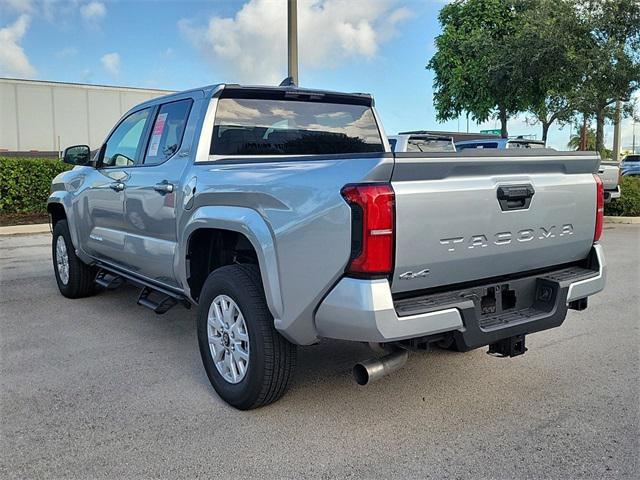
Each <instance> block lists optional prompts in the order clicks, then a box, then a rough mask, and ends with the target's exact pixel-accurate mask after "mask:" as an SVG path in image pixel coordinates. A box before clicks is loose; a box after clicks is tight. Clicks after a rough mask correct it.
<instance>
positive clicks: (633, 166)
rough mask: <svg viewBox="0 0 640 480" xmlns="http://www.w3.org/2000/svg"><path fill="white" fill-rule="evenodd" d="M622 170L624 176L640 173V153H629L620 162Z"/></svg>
mask: <svg viewBox="0 0 640 480" xmlns="http://www.w3.org/2000/svg"><path fill="white" fill-rule="evenodd" d="M620 172H621V175H622V176H623V177H626V176H637V175H640V155H639V154H629V155H627V156H626V157H624V159H623V160H622V162H620Z"/></svg>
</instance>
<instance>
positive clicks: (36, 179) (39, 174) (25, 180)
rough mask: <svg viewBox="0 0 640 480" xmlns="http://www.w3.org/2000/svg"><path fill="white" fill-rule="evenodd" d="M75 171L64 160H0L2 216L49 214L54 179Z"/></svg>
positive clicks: (0, 211) (1, 158) (18, 158)
mask: <svg viewBox="0 0 640 480" xmlns="http://www.w3.org/2000/svg"><path fill="white" fill-rule="evenodd" d="M71 168H72V166H71V165H68V164H66V163H62V161H61V160H51V159H48V158H20V157H15V158H13V157H11V158H9V157H0V214H16V213H46V211H47V197H49V193H50V191H51V180H53V178H54V177H55V176H56V175H58V174H59V173H60V172H64V171H65V170H69V169H71Z"/></svg>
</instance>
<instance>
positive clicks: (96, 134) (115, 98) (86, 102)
mask: <svg viewBox="0 0 640 480" xmlns="http://www.w3.org/2000/svg"><path fill="white" fill-rule="evenodd" d="M169 93H172V92H171V91H168V90H151V89H145V88H130V87H109V86H101V85H85V84H79V83H61V82H45V81H39V80H19V79H11V78H0V155H1V152H3V151H5V152H6V151H12V152H15V151H21V152H28V151H40V152H57V151H60V150H64V148H66V147H68V146H70V145H80V144H82V145H89V147H91V149H96V148H98V147H100V145H101V144H102V142H103V140H104V138H105V136H106V135H107V133H109V130H111V128H112V127H113V126H114V124H115V123H116V122H117V121H118V119H119V118H120V117H121V116H122V115H123V114H124V113H125V112H126V111H127V110H129V108H131V107H132V106H134V105H136V104H138V103H140V102H143V101H145V100H149V99H151V98H155V97H159V96H162V95H167V94H169Z"/></svg>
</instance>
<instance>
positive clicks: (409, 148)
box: [388, 133, 456, 152]
mask: <svg viewBox="0 0 640 480" xmlns="http://www.w3.org/2000/svg"><path fill="white" fill-rule="evenodd" d="M388 139H389V145H390V146H391V150H392V151H394V152H455V151H456V147H455V145H454V144H453V138H451V137H447V136H444V135H442V136H439V135H430V134H424V133H419V134H401V135H390V136H389V137H388Z"/></svg>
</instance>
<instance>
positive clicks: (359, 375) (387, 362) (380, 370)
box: [353, 348, 409, 385]
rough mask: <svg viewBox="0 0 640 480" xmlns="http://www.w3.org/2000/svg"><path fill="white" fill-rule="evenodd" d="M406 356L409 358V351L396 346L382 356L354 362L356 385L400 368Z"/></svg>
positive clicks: (368, 382)
mask: <svg viewBox="0 0 640 480" xmlns="http://www.w3.org/2000/svg"><path fill="white" fill-rule="evenodd" d="M407 358H409V352H408V351H407V350H404V349H401V348H398V349H397V350H394V351H393V352H391V353H389V354H388V355H385V356H384V357H380V358H370V359H369V360H365V361H364V362H360V363H356V365H355V366H354V367H353V377H354V378H355V380H356V382H357V383H358V385H368V384H370V383H372V382H375V381H376V380H380V379H381V378H382V377H384V376H385V375H388V374H390V373H392V372H395V371H396V370H399V369H400V368H402V367H403V366H404V364H405V363H407Z"/></svg>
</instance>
